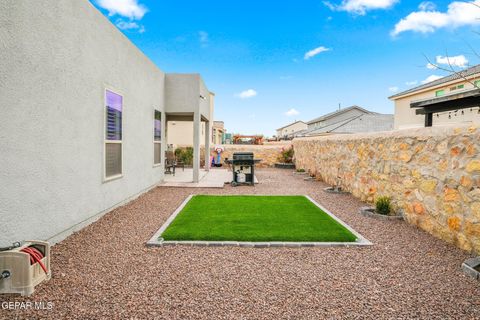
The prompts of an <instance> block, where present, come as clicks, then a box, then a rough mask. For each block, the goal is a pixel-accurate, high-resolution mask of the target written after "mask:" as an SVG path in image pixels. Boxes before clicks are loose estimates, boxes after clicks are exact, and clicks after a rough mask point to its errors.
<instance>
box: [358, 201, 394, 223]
mask: <svg viewBox="0 0 480 320" xmlns="http://www.w3.org/2000/svg"><path fill="white" fill-rule="evenodd" d="M360 213H361V214H362V215H364V216H366V217H372V218H375V219H382V220H403V216H402V215H399V214H397V213H396V212H395V211H394V210H393V207H392V201H391V199H390V197H387V196H380V197H377V199H376V200H375V207H362V208H360Z"/></svg>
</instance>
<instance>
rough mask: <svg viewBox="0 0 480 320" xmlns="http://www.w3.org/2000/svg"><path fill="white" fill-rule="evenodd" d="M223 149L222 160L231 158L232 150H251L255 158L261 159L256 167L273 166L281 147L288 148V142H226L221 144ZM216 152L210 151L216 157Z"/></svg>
mask: <svg viewBox="0 0 480 320" xmlns="http://www.w3.org/2000/svg"><path fill="white" fill-rule="evenodd" d="M222 146H223V147H224V148H225V151H224V152H223V153H222V162H223V160H224V159H225V158H229V159H231V158H232V156H233V153H234V152H253V154H254V157H255V158H256V159H262V161H261V162H260V163H259V164H257V165H256V166H257V167H260V168H267V167H273V166H274V164H275V162H278V156H279V155H280V152H281V151H282V148H289V147H290V144H269V145H242V144H226V145H222ZM212 148H213V147H212ZM216 155H217V154H216V152H214V151H212V156H215V157H216Z"/></svg>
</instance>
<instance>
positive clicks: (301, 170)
mask: <svg viewBox="0 0 480 320" xmlns="http://www.w3.org/2000/svg"><path fill="white" fill-rule="evenodd" d="M297 172H305V169H297Z"/></svg>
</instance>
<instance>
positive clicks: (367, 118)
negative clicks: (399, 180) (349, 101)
mask: <svg viewBox="0 0 480 320" xmlns="http://www.w3.org/2000/svg"><path fill="white" fill-rule="evenodd" d="M390 130H393V115H391V114H379V113H373V114H361V115H357V116H354V117H351V118H349V119H346V120H342V121H339V122H336V123H332V124H330V125H328V126H325V127H322V128H318V129H313V130H307V131H306V132H304V133H303V135H307V136H314V135H319V134H323V133H359V132H377V131H390Z"/></svg>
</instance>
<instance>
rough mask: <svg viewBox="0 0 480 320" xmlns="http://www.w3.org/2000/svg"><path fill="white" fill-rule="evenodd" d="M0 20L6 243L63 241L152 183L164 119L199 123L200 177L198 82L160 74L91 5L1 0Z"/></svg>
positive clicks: (204, 104)
mask: <svg viewBox="0 0 480 320" xmlns="http://www.w3.org/2000/svg"><path fill="white" fill-rule="evenodd" d="M0 25H1V26H2V27H1V32H0V34H1V35H2V36H1V38H2V41H1V44H2V46H1V47H2V49H1V56H2V58H1V59H0V70H1V72H0V93H1V94H0V108H1V115H2V116H1V118H2V125H1V126H0V150H1V153H2V155H1V157H0V180H1V183H0V216H1V217H2V223H1V224H0V247H3V246H5V245H9V244H11V243H12V242H14V241H20V240H25V239H41V240H48V241H51V242H56V241H59V240H61V239H63V238H65V237H66V236H68V235H69V234H71V233H72V232H73V231H75V230H78V229H80V228H81V227H83V226H85V225H87V224H88V223H90V222H93V221H94V220H96V219H98V218H99V217H100V216H101V215H102V214H104V213H106V212H108V211H110V210H112V209H113V208H115V207H116V206H119V205H121V204H124V203H126V202H127V201H129V200H130V199H132V198H134V197H136V196H138V195H140V194H141V193H143V192H146V191H147V190H149V189H151V188H153V187H155V186H157V185H158V184H159V183H160V182H162V181H163V179H164V171H165V170H164V159H165V156H164V154H165V153H164V151H165V147H166V141H167V139H166V132H165V127H166V124H167V123H168V122H169V121H192V122H193V125H192V131H191V132H190V133H189V134H190V135H192V141H193V146H194V162H193V177H192V180H194V181H198V178H199V170H200V144H201V133H200V130H201V124H202V123H203V124H204V126H205V132H206V135H205V139H204V141H205V142H204V143H205V144H206V145H207V148H206V150H205V154H206V157H205V159H209V147H210V146H209V145H210V135H209V132H210V131H211V129H210V123H212V122H213V114H212V110H213V96H211V94H210V92H209V90H208V88H207V87H206V86H205V84H204V82H203V80H202V78H201V77H200V75H198V74H165V73H164V72H163V71H162V70H160V69H159V68H158V67H157V66H156V65H155V64H154V63H153V62H152V61H150V60H149V59H148V58H147V57H146V56H145V55H144V54H143V53H142V52H141V51H140V50H139V49H138V48H137V47H135V46H134V45H133V44H132V43H131V42H130V41H129V40H128V39H127V38H126V37H125V36H124V35H123V34H122V33H121V32H120V31H119V30H118V29H117V28H116V27H115V26H114V25H113V24H112V23H111V22H110V21H109V20H108V19H107V18H106V17H105V16H104V15H103V14H102V13H101V12H99V11H98V10H97V9H96V8H95V7H94V6H93V5H92V4H91V3H90V2H89V1H83V0H76V1H58V0H43V1H31V0H15V1H2V2H0ZM79 30H81V32H79ZM207 161H208V160H207ZM207 169H208V166H207Z"/></svg>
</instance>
